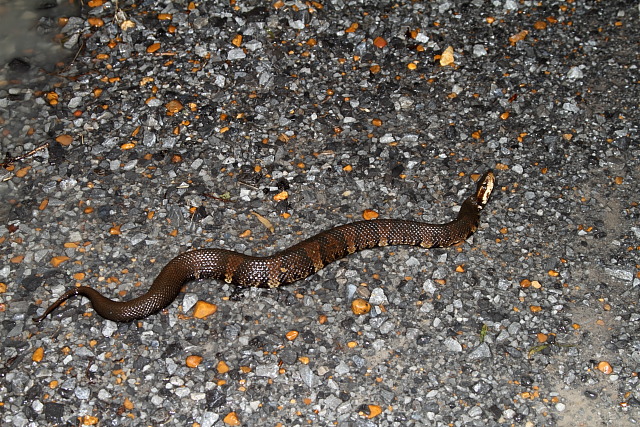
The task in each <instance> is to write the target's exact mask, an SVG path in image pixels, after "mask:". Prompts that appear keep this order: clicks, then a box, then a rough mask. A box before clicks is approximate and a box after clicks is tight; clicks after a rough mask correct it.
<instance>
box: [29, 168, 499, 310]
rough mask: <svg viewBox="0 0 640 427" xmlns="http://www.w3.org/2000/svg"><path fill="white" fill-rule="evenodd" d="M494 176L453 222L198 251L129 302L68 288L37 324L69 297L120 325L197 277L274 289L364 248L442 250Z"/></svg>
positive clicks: (355, 229)
mask: <svg viewBox="0 0 640 427" xmlns="http://www.w3.org/2000/svg"><path fill="white" fill-rule="evenodd" d="M494 183H495V177H494V175H493V172H491V171H488V172H486V173H485V174H484V175H483V176H482V177H481V178H480V180H479V181H478V185H477V189H476V192H475V193H474V194H473V195H472V196H471V197H469V198H468V199H466V200H465V201H464V202H463V204H462V206H461V208H460V212H459V213H458V216H457V218H456V219H455V220H453V221H451V222H448V223H446V224H427V223H423V222H416V221H405V220H399V219H377V220H372V221H358V222H353V223H350V224H345V225H341V226H339V227H335V228H331V229H329V230H326V231H323V232H322V233H319V234H316V235H315V236H313V237H311V238H309V239H307V240H304V241H302V242H300V243H298V244H296V245H294V246H291V247H290V248H287V249H285V250H283V251H281V252H278V253H276V254H274V255H271V256H266V257H253V256H248V255H244V254H241V253H238V252H233V251H228V250H225V249H197V250H193V251H189V252H184V253H182V254H180V255H178V256H176V257H175V258H174V259H172V260H171V261H169V263H168V264H167V265H165V266H164V268H163V269H162V271H161V272H160V274H159V275H158V277H156V279H155V280H154V281H153V284H152V285H151V287H150V288H149V290H148V291H147V292H146V293H145V294H143V295H141V296H139V297H137V298H133V299H131V300H129V301H124V302H121V301H113V300H110V299H109V298H106V297H104V296H103V295H102V294H100V293H99V292H98V291H96V290H95V289H93V288H90V287H87V286H79V287H75V288H72V289H69V290H68V291H67V292H65V293H64V294H63V295H62V296H61V297H60V298H58V300H57V301H56V302H54V303H53V304H51V305H50V306H49V308H47V309H46V310H45V311H44V313H43V314H42V315H40V316H38V317H35V318H34V319H33V320H34V321H35V322H40V321H41V320H43V319H44V318H45V317H47V316H48V315H49V314H50V313H51V312H52V311H53V310H55V309H56V308H57V307H58V306H60V304H62V303H63V302H64V301H66V300H67V299H68V298H70V297H72V296H74V295H83V296H85V297H87V298H89V300H90V301H91V305H92V306H93V309H94V310H95V311H96V312H97V313H98V314H99V315H100V316H102V317H104V318H105V319H109V320H114V321H118V322H130V321H132V320H136V319H142V318H145V317H147V316H149V315H151V314H154V313H156V312H158V311H160V310H162V309H163V308H165V307H167V306H168V305H169V304H171V303H172V302H173V301H174V300H175V299H176V297H177V296H178V294H179V293H180V289H181V288H182V287H183V286H184V285H185V284H186V283H187V282H189V281H191V280H195V279H221V280H224V281H225V282H227V283H231V284H234V285H238V286H261V287H272V288H273V287H277V286H280V285H284V284H288V283H292V282H295V281H297V280H300V279H304V278H305V277H307V276H309V275H311V274H313V273H315V272H316V271H318V270H320V269H321V268H323V267H324V266H326V265H327V264H329V263H331V262H333V261H335V260H337V259H340V258H342V257H344V256H346V255H349V254H352V253H354V252H357V251H359V250H362V249H367V248H373V247H376V246H388V245H416V246H421V247H423V248H432V247H445V246H450V245H453V244H455V243H458V242H460V241H463V240H465V239H466V238H467V237H469V235H471V234H472V233H473V232H474V231H475V230H476V228H477V226H478V221H479V218H480V212H481V211H482V209H483V208H484V206H485V205H486V204H487V202H488V201H489V197H490V196H491V192H492V191H493V187H494Z"/></svg>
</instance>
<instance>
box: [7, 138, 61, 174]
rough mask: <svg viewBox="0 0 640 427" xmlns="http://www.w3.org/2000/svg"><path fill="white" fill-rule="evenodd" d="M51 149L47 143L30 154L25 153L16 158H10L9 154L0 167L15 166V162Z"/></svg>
mask: <svg viewBox="0 0 640 427" xmlns="http://www.w3.org/2000/svg"><path fill="white" fill-rule="evenodd" d="M47 147H49V143H48V142H45V143H44V144H42V145H40V146H38V147H36V148H34V149H33V150H31V151H29V152H28V153H25V154H23V155H21V156H16V157H11V156H9V153H7V154H6V156H5V160H4V162H2V163H0V166H1V167H3V168H7V167H9V166H11V165H12V164H14V163H15V162H17V161H19V160H22V159H26V158H27V157H31V156H33V155H34V154H36V153H37V152H38V151H42V150H44V149H45V148H47Z"/></svg>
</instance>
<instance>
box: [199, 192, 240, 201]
mask: <svg viewBox="0 0 640 427" xmlns="http://www.w3.org/2000/svg"><path fill="white" fill-rule="evenodd" d="M202 195H203V196H204V197H208V198H210V199H213V200H219V201H221V202H227V203H235V200H231V199H225V198H224V197H219V196H214V195H213V194H211V193H203V194H202Z"/></svg>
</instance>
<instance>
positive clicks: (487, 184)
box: [476, 170, 496, 209]
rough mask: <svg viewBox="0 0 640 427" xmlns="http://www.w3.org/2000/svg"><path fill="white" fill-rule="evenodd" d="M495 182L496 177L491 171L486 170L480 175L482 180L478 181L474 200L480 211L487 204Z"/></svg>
mask: <svg viewBox="0 0 640 427" xmlns="http://www.w3.org/2000/svg"><path fill="white" fill-rule="evenodd" d="M495 182H496V176H495V175H494V174H493V171H491V170H488V171H486V172H485V174H484V175H482V178H480V180H479V181H478V190H477V191H476V200H477V203H478V207H479V208H480V209H482V208H484V206H485V205H486V204H487V203H488V202H489V198H490V197H491V192H492V191H493V187H494V185H495Z"/></svg>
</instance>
